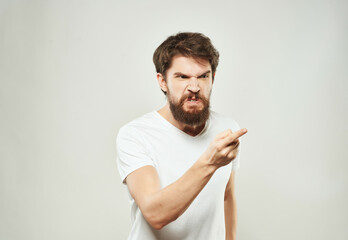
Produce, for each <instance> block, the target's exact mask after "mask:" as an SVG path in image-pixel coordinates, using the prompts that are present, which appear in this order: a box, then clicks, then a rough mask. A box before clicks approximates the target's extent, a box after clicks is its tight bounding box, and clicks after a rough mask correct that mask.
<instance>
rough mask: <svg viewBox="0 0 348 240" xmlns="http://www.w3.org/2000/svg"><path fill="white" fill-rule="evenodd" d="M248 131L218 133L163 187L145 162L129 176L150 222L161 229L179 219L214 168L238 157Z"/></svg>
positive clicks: (134, 196) (130, 189) (153, 169)
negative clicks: (174, 178)
mask: <svg viewBox="0 0 348 240" xmlns="http://www.w3.org/2000/svg"><path fill="white" fill-rule="evenodd" d="M245 133H246V129H241V130H239V131H236V132H234V133H232V131H231V130H228V131H225V132H223V133H221V134H218V135H217V137H216V138H215V139H214V141H213V142H212V143H211V144H210V145H209V147H208V149H207V151H206V152H205V153H204V154H203V155H202V156H201V157H200V158H199V159H198V160H197V161H196V163H195V164H194V165H193V166H192V167H191V168H189V169H188V170H187V171H186V172H185V174H184V175H183V176H182V177H180V178H179V179H178V180H177V181H175V182H173V183H172V184H170V185H168V186H167V187H165V188H163V189H161V188H160V181H159V177H158V174H157V172H156V170H155V168H154V167H152V166H144V167H142V168H139V169H138V170H136V171H134V172H132V173H131V174H129V175H128V177H127V178H126V182H127V185H128V188H129V191H130V194H131V195H132V197H133V198H134V200H135V202H136V203H137V205H138V206H139V209H140V211H141V212H142V214H143V216H144V217H145V219H146V220H147V222H148V223H149V224H150V225H151V226H152V227H153V228H155V229H161V228H162V227H164V226H165V225H167V224H168V223H170V222H172V221H174V220H176V219H177V218H178V217H179V216H180V215H181V214H183V213H184V212H185V210H186V209H187V208H188V207H189V206H190V204H191V203H192V201H193V200H194V199H195V198H196V196H197V195H198V194H199V193H200V191H201V190H202V189H203V188H204V186H205V185H206V184H207V183H208V181H209V180H210V178H211V177H212V175H213V174H214V172H215V171H216V170H217V169H218V168H219V167H222V166H225V165H227V164H229V163H230V162H231V161H232V160H233V159H235V157H236V155H237V151H238V145H239V140H238V138H239V137H240V136H242V135H244V134H245Z"/></svg>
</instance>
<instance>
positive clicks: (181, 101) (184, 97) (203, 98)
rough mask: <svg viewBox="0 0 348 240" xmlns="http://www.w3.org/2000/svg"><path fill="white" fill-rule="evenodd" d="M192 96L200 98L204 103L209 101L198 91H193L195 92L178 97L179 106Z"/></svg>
mask: <svg viewBox="0 0 348 240" xmlns="http://www.w3.org/2000/svg"><path fill="white" fill-rule="evenodd" d="M192 97H195V98H196V99H197V100H201V101H202V102H203V103H204V104H207V103H209V100H208V99H207V98H206V97H204V96H202V95H201V94H200V93H195V94H192V93H191V94H190V93H189V94H186V95H184V96H182V98H181V99H180V102H179V104H180V106H183V105H184V103H185V101H186V99H188V98H192Z"/></svg>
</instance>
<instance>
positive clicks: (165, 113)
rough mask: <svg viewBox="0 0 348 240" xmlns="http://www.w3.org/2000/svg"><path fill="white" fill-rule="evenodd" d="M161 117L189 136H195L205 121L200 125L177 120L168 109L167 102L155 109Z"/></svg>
mask: <svg viewBox="0 0 348 240" xmlns="http://www.w3.org/2000/svg"><path fill="white" fill-rule="evenodd" d="M157 112H158V113H159V114H160V115H161V116H162V117H163V118H165V119H166V120H167V121H168V122H170V123H171V124H172V125H174V126H175V127H176V128H178V129H179V130H181V131H183V132H185V133H186V134H188V135H190V136H196V135H198V134H199V133H200V132H201V131H202V130H203V128H204V127H205V123H203V124H201V125H194V126H192V125H187V124H185V123H182V122H179V121H177V120H176V119H175V118H174V117H173V114H172V112H171V111H170V108H169V104H166V105H165V106H164V107H163V108H161V109H160V110H158V111H157Z"/></svg>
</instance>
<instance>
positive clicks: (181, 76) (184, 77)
mask: <svg viewBox="0 0 348 240" xmlns="http://www.w3.org/2000/svg"><path fill="white" fill-rule="evenodd" d="M179 78H183V79H186V78H187V76H185V75H180V76H179Z"/></svg>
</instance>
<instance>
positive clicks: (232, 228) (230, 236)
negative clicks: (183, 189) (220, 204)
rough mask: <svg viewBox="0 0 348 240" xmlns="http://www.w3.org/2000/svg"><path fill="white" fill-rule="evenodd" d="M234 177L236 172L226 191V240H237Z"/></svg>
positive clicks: (232, 175)
mask: <svg viewBox="0 0 348 240" xmlns="http://www.w3.org/2000/svg"><path fill="white" fill-rule="evenodd" d="M234 175H235V172H234V171H232V172H231V176H230V179H229V181H228V183H227V185H226V190H225V227H226V240H235V239H236V228H237V205H236V197H235V194H234Z"/></svg>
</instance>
